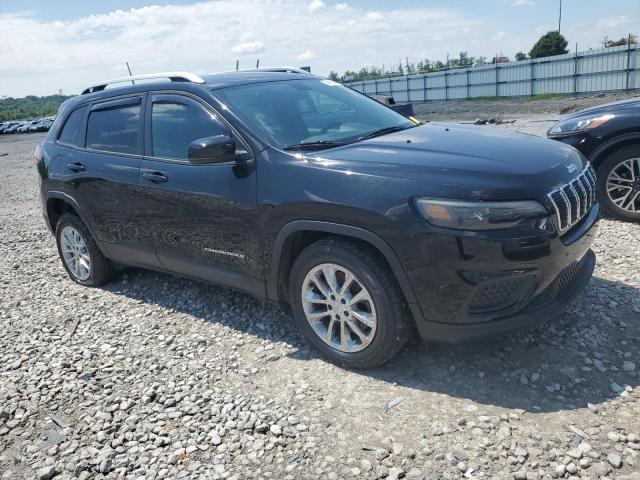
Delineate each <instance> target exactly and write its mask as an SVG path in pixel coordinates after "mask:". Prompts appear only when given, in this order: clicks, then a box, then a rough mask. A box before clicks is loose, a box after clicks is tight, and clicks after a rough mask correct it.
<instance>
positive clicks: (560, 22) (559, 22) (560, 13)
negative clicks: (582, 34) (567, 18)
mask: <svg viewBox="0 0 640 480" xmlns="http://www.w3.org/2000/svg"><path fill="white" fill-rule="evenodd" d="M561 24H562V0H560V11H559V12H558V33H560V25H561Z"/></svg>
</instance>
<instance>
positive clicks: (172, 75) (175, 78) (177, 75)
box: [82, 72, 205, 95]
mask: <svg viewBox="0 0 640 480" xmlns="http://www.w3.org/2000/svg"><path fill="white" fill-rule="evenodd" d="M156 78H168V79H169V80H171V81H172V82H191V83H205V81H204V80H203V79H202V78H201V77H199V76H198V75H196V74H194V73H189V72H161V73H146V74H144V75H132V76H130V77H120V78H113V79H111V80H106V81H104V82H100V83H96V84H94V85H90V86H88V87H87V88H85V89H84V90H83V91H82V95H84V94H85V93H93V92H99V91H100V90H104V89H105V88H106V87H107V85H111V84H114V83H125V82H131V83H135V81H136V80H152V79H156Z"/></svg>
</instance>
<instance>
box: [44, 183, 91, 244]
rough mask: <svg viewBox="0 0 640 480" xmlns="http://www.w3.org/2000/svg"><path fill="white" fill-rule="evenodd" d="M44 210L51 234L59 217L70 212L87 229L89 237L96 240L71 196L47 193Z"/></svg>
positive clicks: (54, 230) (53, 192) (78, 205)
mask: <svg viewBox="0 0 640 480" xmlns="http://www.w3.org/2000/svg"><path fill="white" fill-rule="evenodd" d="M45 208H46V221H47V226H48V227H49V229H50V230H51V232H52V233H54V234H55V232H56V225H57V224H58V220H59V219H60V217H61V216H62V215H63V214H65V213H67V212H71V213H74V214H75V215H76V216H78V217H79V218H80V220H82V222H83V223H84V224H85V226H86V227H87V228H88V229H89V232H90V233H91V235H93V238H96V236H95V233H94V232H93V229H92V228H91V224H90V223H89V222H87V220H86V216H85V214H84V212H83V210H82V207H81V206H80V204H79V203H78V202H77V201H76V199H75V198H73V197H72V196H71V195H69V194H67V193H64V192H58V191H51V192H47V195H46V202H45Z"/></svg>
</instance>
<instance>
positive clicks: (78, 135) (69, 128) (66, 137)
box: [58, 106, 88, 147]
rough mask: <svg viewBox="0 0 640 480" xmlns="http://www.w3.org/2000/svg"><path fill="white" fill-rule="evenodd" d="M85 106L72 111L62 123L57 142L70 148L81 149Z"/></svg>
mask: <svg viewBox="0 0 640 480" xmlns="http://www.w3.org/2000/svg"><path fill="white" fill-rule="evenodd" d="M87 108H88V107H86V106H84V107H80V108H76V109H75V110H74V111H72V112H71V113H70V114H69V116H68V117H67V120H66V121H65V122H64V126H63V127H62V131H61V132H60V136H59V137H58V142H60V143H62V144H63V145H69V146H72V147H82V146H83V145H82V133H83V130H84V119H85V118H86V115H87Z"/></svg>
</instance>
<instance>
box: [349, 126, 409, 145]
mask: <svg viewBox="0 0 640 480" xmlns="http://www.w3.org/2000/svg"><path fill="white" fill-rule="evenodd" d="M416 126H417V125H396V126H394V127H384V128H380V129H378V130H374V131H373V132H369V133H367V134H366V135H362V136H361V137H358V138H357V139H356V141H357V142H359V141H361V140H367V139H369V138H373V137H379V136H380V135H386V134H387V133H393V132H399V131H401V130H406V129H408V128H413V127H416Z"/></svg>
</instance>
